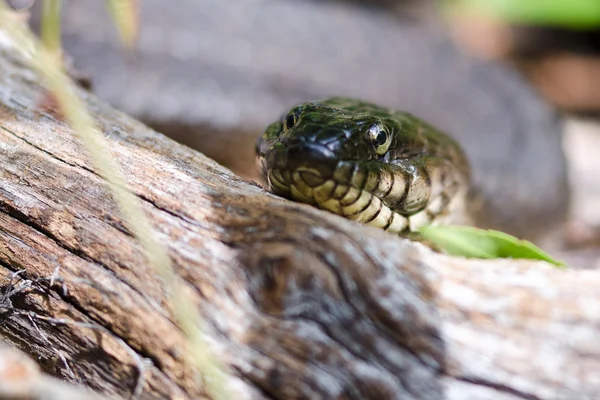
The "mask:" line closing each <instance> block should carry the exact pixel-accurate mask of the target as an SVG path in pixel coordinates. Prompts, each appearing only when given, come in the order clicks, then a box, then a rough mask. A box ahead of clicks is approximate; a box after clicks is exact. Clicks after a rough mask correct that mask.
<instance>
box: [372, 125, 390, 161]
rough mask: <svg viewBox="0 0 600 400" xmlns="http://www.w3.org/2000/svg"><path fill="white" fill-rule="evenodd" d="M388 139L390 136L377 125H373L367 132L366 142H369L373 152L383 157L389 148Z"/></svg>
mask: <svg viewBox="0 0 600 400" xmlns="http://www.w3.org/2000/svg"><path fill="white" fill-rule="evenodd" d="M390 139H391V137H390V135H388V133H387V132H386V131H385V130H384V129H383V128H382V127H381V126H379V125H373V126H371V127H370V128H369V130H368V131H367V140H368V141H369V142H371V144H372V145H373V147H374V148H375V152H376V153H377V154H378V155H380V156H382V155H384V154H385V153H386V152H387V150H388V148H389V147H390V143H391V140H390Z"/></svg>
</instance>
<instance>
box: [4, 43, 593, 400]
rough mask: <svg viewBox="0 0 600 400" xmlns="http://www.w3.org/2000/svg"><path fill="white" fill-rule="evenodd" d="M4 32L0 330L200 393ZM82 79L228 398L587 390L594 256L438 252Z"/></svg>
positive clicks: (115, 387)
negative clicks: (178, 136) (189, 142)
mask: <svg viewBox="0 0 600 400" xmlns="http://www.w3.org/2000/svg"><path fill="white" fill-rule="evenodd" d="M2 43H4V42H0V176H1V184H0V283H1V285H2V288H3V289H2V291H1V292H0V293H2V295H1V296H0V317H1V319H0V335H1V337H2V341H4V342H6V343H10V344H13V345H15V346H17V347H18V348H20V349H21V350H23V351H25V352H26V353H28V354H29V355H30V356H32V357H34V358H35V359H36V360H37V361H38V362H39V364H40V365H41V367H42V369H43V370H44V371H45V372H49V373H51V374H53V375H56V376H59V377H62V378H64V379H66V380H67V381H70V382H77V383H81V384H83V385H85V386H87V387H89V388H92V389H95V390H97V391H100V392H103V393H105V394H109V395H116V396H121V397H128V396H130V395H132V394H136V395H137V394H138V393H137V392H136V390H137V389H136V388H139V389H141V394H140V397H141V398H144V399H146V398H180V399H187V398H202V397H207V393H206V390H205V386H204V385H203V384H202V376H200V375H199V373H198V372H197V371H195V370H194V368H192V366H191V363H190V362H189V361H187V360H188V357H187V355H186V349H185V338H184V336H183V335H182V333H181V331H180V330H179V329H178V328H177V327H176V325H175V324H174V321H173V317H172V313H171V311H170V300H169V297H168V295H167V293H166V292H165V290H164V285H163V282H161V280H160V279H159V277H157V276H156V274H155V272H154V271H153V270H152V269H151V267H150V266H149V265H148V263H147V261H146V259H145V257H144V254H143V252H142V249H141V247H140V245H139V243H138V242H137V241H136V240H135V239H134V238H133V237H132V235H131V233H130V231H129V229H128V227H127V226H125V224H124V222H123V218H122V215H121V213H120V211H119V210H118V209H117V207H116V205H115V202H114V201H113V199H112V197H111V195H110V193H109V192H108V191H107V186H106V184H105V181H104V180H103V179H102V178H101V177H100V176H99V175H98V174H97V172H96V168H95V166H94V165H93V164H92V162H91V161H90V159H89V158H88V157H87V156H86V155H85V152H84V151H83V150H82V146H81V144H80V143H79V142H78V140H77V139H76V138H75V136H74V134H73V131H72V130H71V129H70V128H69V127H68V126H67V125H66V124H65V123H64V122H63V121H62V120H61V119H60V118H59V117H57V116H56V113H55V112H54V111H53V110H52V107H51V106H48V102H44V98H47V94H46V93H45V92H44V90H43V88H42V87H41V85H40V83H39V80H38V78H37V77H36V76H35V74H34V73H33V72H32V71H30V70H28V69H27V67H26V66H25V63H24V62H23V60H21V59H19V58H18V57H16V56H15V55H14V54H11V51H10V50H8V47H7V46H6V43H4V44H2ZM2 46H5V47H2ZM81 96H82V97H84V98H85V101H86V103H87V105H88V107H89V109H90V110H91V112H92V113H93V115H94V117H95V119H96V122H97V123H98V126H99V128H100V130H101V131H102V132H103V133H104V135H105V136H106V138H107V140H108V141H109V143H110V150H111V153H112V155H113V157H114V158H115V159H116V160H117V162H118V163H119V165H120V167H121V169H122V172H123V174H124V176H125V177H126V179H127V181H128V183H129V185H130V188H131V190H132V191H133V192H134V193H135V195H136V196H137V197H138V198H139V199H140V200H141V201H142V202H143V205H144V209H145V211H146V213H147V215H148V216H149V218H150V219H151V221H152V223H153V224H154V227H155V229H156V232H157V235H158V236H159V238H160V240H161V242H163V243H165V244H166V245H167V246H168V248H169V252H170V255H171V258H172V261H173V264H174V267H175V269H176V272H177V274H178V275H179V276H181V278H182V279H183V280H184V282H185V285H186V287H185V291H186V292H187V293H188V294H189V296H190V299H191V301H193V303H194V306H195V308H196V309H197V310H198V312H199V313H200V315H201V317H202V318H203V322H204V327H205V339H206V341H207V342H208V343H209V344H210V350H211V351H212V352H213V354H214V355H215V356H216V357H217V358H218V359H219V360H220V361H221V362H222V363H223V364H224V365H225V366H226V371H227V379H226V384H227V387H228V388H229V390H230V391H231V392H232V393H234V394H235V398H236V399H250V398H252V399H258V398H280V399H293V398H310V399H318V398H352V399H382V398H398V399H413V398H414V399H440V398H448V399H469V398H472V399H517V398H525V399H559V398H560V399H564V398H597V397H598V396H599V395H600V381H599V380H598V374H599V373H600V358H599V356H600V346H598V345H597V343H598V341H597V331H596V330H597V329H598V326H600V313H599V312H598V311H600V300H599V299H598V297H597V288H598V287H600V276H599V275H598V273H597V272H596V271H563V270H557V269H554V268H552V267H551V266H549V265H547V264H545V263H542V262H521V261H502V260H498V261H478V260H465V259H461V258H453V257H448V256H443V255H439V254H435V253H433V252H431V251H430V250H428V249H427V248H425V247H423V246H422V245H419V244H415V243H411V242H409V241H407V240H403V239H400V238H397V237H394V236H391V235H388V234H386V233H384V232H382V231H379V230H376V229H373V228H369V227H365V226H361V225H358V224H356V223H354V222H351V221H347V220H344V219H342V218H340V217H337V216H334V215H331V214H328V213H326V212H323V211H319V210H317V209H314V208H311V207H308V206H304V205H299V204H295V203H291V202H289V201H285V200H282V199H279V198H277V197H275V196H272V195H270V194H268V193H267V192H265V191H264V190H262V189H261V188H260V187H258V186H257V185H255V184H253V183H251V182H247V181H244V180H242V179H240V178H238V177H236V176H234V175H233V174H232V173H231V172H229V171H228V170H227V169H225V168H223V167H221V166H219V165H218V164H216V163H215V162H214V161H212V160H210V159H208V158H206V157H204V156H203V155H202V154H199V153H196V152H194V151H192V150H190V149H188V148H186V147H183V146H181V145H178V144H177V143H175V142H173V141H171V140H169V139H167V138H165V137H164V136H162V135H160V134H158V133H156V132H154V131H152V130H150V129H148V128H146V127H145V126H144V125H142V124H140V123H139V122H136V121H135V120H133V119H131V118H129V117H128V116H126V115H123V114H121V113H119V112H117V111H115V110H113V109H111V108H110V107H108V106H107V105H105V104H103V103H102V102H100V101H98V100H97V99H96V98H95V97H94V96H93V95H90V94H87V93H85V92H81ZM21 270H23V272H21V273H20V274H19V275H18V277H15V276H14V275H15V273H16V272H17V271H21ZM11 277H12V278H13V279H12V281H11ZM19 279H20V280H19Z"/></svg>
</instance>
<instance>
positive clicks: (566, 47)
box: [11, 0, 600, 267]
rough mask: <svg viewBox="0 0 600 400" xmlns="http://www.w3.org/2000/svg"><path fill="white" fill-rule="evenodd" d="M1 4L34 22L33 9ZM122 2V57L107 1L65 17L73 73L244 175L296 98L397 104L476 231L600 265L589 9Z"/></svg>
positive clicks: (234, 0) (594, 60) (462, 3)
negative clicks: (434, 147) (459, 168)
mask: <svg viewBox="0 0 600 400" xmlns="http://www.w3.org/2000/svg"><path fill="white" fill-rule="evenodd" d="M11 3H12V5H13V6H14V7H15V8H21V9H29V10H30V11H31V13H32V18H31V25H32V27H33V28H34V29H38V27H39V8H40V3H42V2H41V1H38V2H35V1H26V0H13V1H12V2H11ZM132 3H137V7H138V8H137V13H138V16H139V31H138V34H137V40H136V42H135V45H134V46H133V48H132V49H124V48H123V46H122V44H121V42H120V41H119V38H118V32H117V30H116V29H115V25H114V22H113V21H112V20H111V18H110V14H109V12H107V10H106V7H105V4H104V2H101V1H97V0H77V1H64V2H63V7H62V10H61V13H62V17H61V20H62V31H63V35H62V37H63V46H64V49H65V53H66V57H67V59H69V60H71V61H72V65H73V66H74V68H73V71H75V72H74V74H75V75H76V76H78V77H85V78H86V79H88V80H89V82H90V83H91V88H92V89H91V90H92V91H93V92H95V93H96V94H98V95H99V96H100V97H102V98H104V99H105V100H106V101H108V102H110V103H111V104H113V105H114V106H115V107H116V108H119V109H121V110H123V111H125V112H127V113H129V114H131V115H133V116H135V117H136V118H139V119H141V120H143V121H145V122H146V123H148V124H149V125H151V126H152V127H154V128H155V129H157V130H158V131H160V132H163V133H165V134H167V135H169V136H171V137H172V138H174V139H175V140H177V141H179V142H181V143H184V144H186V145H188V146H191V147H193V148H195V149H198V150H199V151H201V152H203V153H205V154H206V155H208V156H209V157H211V158H214V159H215V160H217V161H218V162H220V163H222V164H223V165H225V166H227V167H229V168H231V169H232V170H233V171H234V172H236V173H237V174H240V175H242V176H243V177H245V178H248V179H257V178H258V176H257V170H256V168H255V161H254V143H255V141H256V139H257V137H258V136H259V135H260V134H261V133H262V130H263V129H264V127H265V126H266V125H267V124H268V123H270V122H272V121H274V120H275V119H277V118H279V117H280V116H281V115H282V114H283V113H284V112H285V111H286V110H287V109H289V108H290V107H292V106H293V105H295V104H297V103H299V102H303V101H309V100H315V99H319V98H323V97H326V96H332V95H336V96H339V95H342V96H352V97H358V98H361V99H364V100H368V101H373V102H375V103H378V104H380V105H384V106H388V107H393V108H397V109H403V110H407V111H410V112H413V113H415V114H417V115H418V116H420V117H422V118H424V119H426V120H427V121H429V122H431V123H432V124H434V125H436V126H437V127H439V128H441V129H442V130H445V131H447V132H449V133H450V134H452V135H453V136H454V137H456V138H457V140H458V141H459V142H460V143H461V144H462V145H463V147H464V148H465V151H466V153H467V155H468V157H469V160H470V161H471V164H472V169H473V184H474V191H475V192H476V194H477V196H478V198H479V199H480V200H479V203H481V204H479V208H478V210H479V211H478V213H479V215H478V219H479V220H480V221H481V225H482V226H484V227H492V228H496V229H501V230H504V231H507V232H509V233H513V234H516V235H519V236H522V237H526V238H535V240H536V241H538V243H543V245H544V247H546V248H547V249H548V250H549V251H552V252H553V255H555V256H557V257H559V258H560V257H562V258H564V259H566V260H567V261H569V262H571V263H572V264H574V265H577V266H580V267H595V266H597V265H598V256H599V255H600V233H599V232H600V230H599V229H598V227H599V226H600V207H598V206H597V204H600V203H599V202H598V200H600V180H599V179H598V178H597V176H598V175H597V174H598V170H599V169H600V161H598V157H596V156H595V155H596V154H598V150H600V136H599V135H600V124H599V123H598V121H599V119H598V117H597V116H598V115H600V113H599V112H600V91H599V90H598V88H600V58H599V54H600V2H598V1H596V0H553V1H545V0H529V1H527V2H525V1H522V0H512V1H511V0H454V1H451V0H448V1H433V0H412V1H411V0H337V1H336V0H330V1H327V0H312V1H310V0H227V1H224V0H178V1H177V2H164V1H161V0H140V1H139V2H132ZM538 238H540V239H538Z"/></svg>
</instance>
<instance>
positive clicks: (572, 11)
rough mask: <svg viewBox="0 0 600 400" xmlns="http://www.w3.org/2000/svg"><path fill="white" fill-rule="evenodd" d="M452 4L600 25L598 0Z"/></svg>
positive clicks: (518, 17) (466, 0)
mask: <svg viewBox="0 0 600 400" xmlns="http://www.w3.org/2000/svg"><path fill="white" fill-rule="evenodd" d="M446 3H447V4H448V5H451V6H452V7H469V8H471V9H478V10H481V11H485V12H488V13H491V14H492V15H495V16H497V17H499V18H501V19H504V20H507V21H509V22H513V23H526V24H539V25H549V26H565V27H570V28H579V29H585V28H591V27H597V26H600V1H598V0H456V1H454V2H450V1H446Z"/></svg>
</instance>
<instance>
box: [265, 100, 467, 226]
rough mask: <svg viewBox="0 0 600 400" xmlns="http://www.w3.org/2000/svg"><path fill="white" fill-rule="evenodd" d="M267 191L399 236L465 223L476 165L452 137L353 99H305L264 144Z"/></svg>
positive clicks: (403, 115)
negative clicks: (471, 167)
mask: <svg viewBox="0 0 600 400" xmlns="http://www.w3.org/2000/svg"><path fill="white" fill-rule="evenodd" d="M257 155H258V162H259V165H260V169H261V172H262V174H263V177H264V179H265V181H266V182H267V184H268V188H269V190H270V191H272V192H273V193H275V194H277V195H280V196H282V197H285V198H288V199H291V200H295V201H298V202H302V203H307V204H311V205H314V206H316V207H318V208H321V209H325V210H328V211H331V212H333V213H335V214H338V215H341V216H344V217H346V218H348V219H351V220H354V221H358V222H363V223H366V224H369V225H372V226H376V227H379V228H382V229H385V230H386V231H389V232H392V233H397V234H400V235H405V234H409V233H410V232H413V231H415V230H417V229H418V228H420V227H421V226H423V225H425V224H442V223H449V222H463V221H465V220H466V218H467V217H466V210H465V207H466V194H467V191H468V187H469V166H468V162H467V160H466V157H465V155H464V153H463V151H462V150H461V148H460V146H459V145H458V144H457V143H456V142H455V141H454V140H453V139H452V138H451V137H449V136H448V135H446V134H444V133H442V132H440V131H438V130H437V129H435V128H434V127H432V126H430V125H429V124H427V123H425V122H424V121H422V120H420V119H418V118H417V117H415V116H413V115H411V114H409V113H405V112H398V111H393V110H390V109H386V108H382V107H379V106H377V105H375V104H371V103H367V102H363V101H360V100H355V99H349V98H328V99H325V100H321V101H316V102H309V103H303V104H301V105H299V106H296V107H294V108H293V109H291V110H290V111H289V112H288V113H287V114H286V115H285V116H284V117H283V118H282V119H281V120H280V121H277V122H275V123H272V124H271V125H269V126H268V128H267V129H266V131H265V133H264V134H263V135H262V137H261V138H260V139H259V141H258V143H257Z"/></svg>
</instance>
